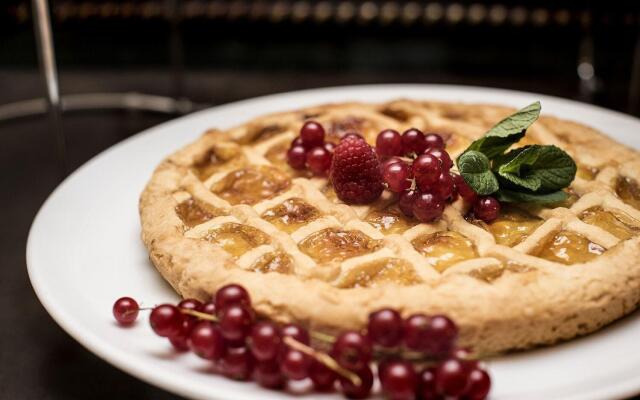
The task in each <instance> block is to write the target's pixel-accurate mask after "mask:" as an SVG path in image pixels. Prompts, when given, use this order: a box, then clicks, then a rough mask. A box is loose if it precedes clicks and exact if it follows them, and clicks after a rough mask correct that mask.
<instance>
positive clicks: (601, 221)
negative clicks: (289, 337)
mask: <svg viewBox="0 0 640 400" xmlns="http://www.w3.org/2000/svg"><path fill="white" fill-rule="evenodd" d="M513 111H514V110H513V109H510V108H505V107H499V106H493V105H482V104H478V105H475V104H473V105H472V104H453V103H441V102H419V101H412V100H397V101H392V102H388V103H384V104H363V103H344V104H329V105H324V106H318V107H312V108H307V109H303V110H298V111H293V112H285V113H279V114H274V115H268V116H265V117H261V118H257V119H254V120H252V121H250V122H248V123H246V124H244V125H241V126H238V127H235V128H232V129H229V130H226V131H218V130H211V131H208V132H206V133H205V134H204V135H203V136H202V137H201V138H200V139H198V140H197V141H196V142H194V143H192V144H190V145H188V146H186V147H185V148H183V149H181V150H180V151H178V152H176V153H174V154H173V155H171V156H169V157H168V158H167V159H166V160H164V161H163V162H162V163H161V164H160V165H159V166H158V167H157V169H156V170H155V172H154V174H153V176H152V178H151V180H150V182H149V183H148V185H147V187H146V188H145V190H144V192H143V193H142V196H141V198H140V216H141V221H142V238H143V241H144V243H145V245H146V247H147V249H148V251H149V255H150V258H151V261H152V262H153V264H154V265H155V266H156V267H157V269H158V270H159V271H160V272H161V274H162V275H163V276H164V278H165V279H166V280H167V281H168V282H169V283H170V284H171V285H172V286H173V287H174V289H175V290H176V291H177V292H178V293H179V294H180V295H182V296H184V297H195V298H198V299H201V300H206V299H208V298H209V297H210V296H211V294H212V293H214V292H215V291H216V289H218V288H219V287H221V286H223V285H225V284H228V283H232V282H233V283H239V284H241V285H243V286H244V287H246V288H247V289H248V290H249V292H250V293H251V297H252V300H253V304H254V307H255V309H256V311H257V312H258V313H259V314H261V315H263V316H265V317H269V318H273V319H275V320H277V321H281V322H290V321H296V322H298V323H301V324H303V325H305V326H307V327H309V328H312V329H318V330H322V331H327V332H333V331H337V330H342V329H347V328H360V327H362V326H363V325H364V324H365V323H366V320H367V316H368V314H369V313H370V312H372V311H374V310H376V309H379V308H382V307H393V308H396V309H398V310H400V311H401V312H402V313H403V315H405V316H406V315H409V314H411V313H417V312H422V313H427V314H436V313H445V314H447V315H449V316H451V317H452V318H453V319H455V321H456V322H457V323H458V325H459V326H460V328H461V339H460V340H461V345H463V346H471V347H473V348H474V350H475V351H476V352H478V353H479V354H490V353H497V352H503V351H506V350H512V349H525V348H529V347H532V346H536V345H544V344H551V343H554V342H557V341H560V340H566V339H571V338H573V337H575V336H578V335H583V334H586V333H589V332H593V331H595V330H597V329H599V328H600V327H602V326H603V325H605V324H608V323H610V322H611V321H613V320H615V319H617V318H620V317H621V316H623V315H625V314H628V313H630V312H631V311H633V310H634V309H635V308H636V306H637V305H638V302H639V300H640V259H639V258H638V255H639V254H640V237H639V234H640V222H639V221H640V211H639V210H638V207H640V189H639V188H638V184H637V182H640V157H639V156H638V152H636V151H634V150H632V149H630V148H627V147H625V146H623V145H621V144H619V143H617V142H615V141H613V140H611V139H610V138H608V137H606V136H604V135H602V134H601V133H599V132H597V131H595V130H594V129H592V128H589V127H587V126H584V125H581V124H578V123H575V122H570V121H566V120H561V119H557V118H554V117H549V116H543V117H541V118H540V119H539V120H538V121H537V122H536V123H535V124H534V125H533V126H532V127H531V128H530V129H529V130H528V132H527V136H526V138H525V139H523V142H526V143H527V144H529V143H543V144H555V145H557V146H559V147H561V148H563V149H564V150H566V151H567V152H569V153H570V154H571V155H572V156H573V157H574V159H575V160H576V162H577V163H578V166H579V172H578V177H577V178H576V180H575V181H574V182H573V184H572V185H571V187H570V188H569V192H570V197H569V199H568V200H567V201H565V202H563V203H562V204H556V205H554V207H548V208H541V207H530V206H529V207H527V206H523V205H515V206H509V207H507V208H506V209H505V210H504V212H503V214H502V216H501V217H500V219H499V220H498V221H496V222H493V223H492V224H490V225H487V224H484V223H483V222H480V221H474V220H472V219H470V218H466V217H467V216H468V213H467V209H466V206H465V204H464V203H463V202H462V201H461V200H457V201H456V202H455V203H453V204H452V205H449V206H447V208H446V210H445V212H444V215H443V218H442V220H440V221H439V222H437V223H431V224H425V223H418V222H417V221H415V220H412V219H408V218H406V217H404V216H403V215H402V213H400V212H399V211H398V209H397V206H396V205H395V202H396V198H395V197H394V195H392V194H391V193H389V192H385V193H383V195H382V197H381V198H380V199H379V200H378V201H376V202H375V203H373V204H370V205H366V206H349V205H346V204H343V203H341V202H340V201H339V200H338V199H337V197H336V195H335V193H334V192H333V189H332V188H331V186H330V185H329V184H328V183H327V180H326V179H324V178H318V177H312V176H310V175H309V174H308V172H305V171H294V170H292V169H290V168H289V167H288V165H287V164H286V150H287V148H288V147H289V143H290V142H291V141H292V140H293V139H294V138H295V137H296V136H297V135H298V132H299V129H300V127H301V126H302V124H303V123H304V121H306V120H309V119H313V120H316V121H319V122H321V123H322V124H323V126H324V127H325V129H326V131H327V140H330V141H335V142H337V141H338V140H339V138H340V137H341V136H343V135H344V134H346V133H348V132H350V131H357V132H359V133H360V134H362V135H363V136H364V137H365V138H366V139H367V140H368V141H369V142H370V143H374V142H375V137H376V135H377V133H378V132H379V131H381V130H383V129H386V128H393V129H396V130H398V131H403V130H405V129H407V128H410V127H416V128H419V129H421V130H423V131H424V132H436V133H439V134H441V135H443V137H445V139H446V141H447V150H448V151H449V152H450V153H451V155H452V157H455V156H456V155H457V154H459V153H460V152H461V151H462V150H464V149H465V148H466V147H467V146H468V144H469V143H470V142H471V141H472V140H474V139H475V138H478V137H479V136H481V135H482V134H484V132H486V131H487V129H488V128H490V127H491V126H492V125H493V124H495V123H496V122H498V121H499V120H500V119H502V118H504V117H505V116H507V115H509V114H510V113H512V112H513ZM523 142H521V143H523Z"/></svg>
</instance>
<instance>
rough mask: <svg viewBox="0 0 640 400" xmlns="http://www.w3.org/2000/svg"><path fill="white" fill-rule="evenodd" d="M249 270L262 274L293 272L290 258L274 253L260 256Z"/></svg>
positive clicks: (277, 252)
mask: <svg viewBox="0 0 640 400" xmlns="http://www.w3.org/2000/svg"><path fill="white" fill-rule="evenodd" d="M249 269H250V270H252V271H256V272H262V273H267V272H277V273H280V274H290V273H291V272H292V271H293V263H292V262H291V257H289V256H288V255H287V254H285V253H283V252H281V251H276V252H273V253H266V254H264V255H262V256H261V257H260V258H258V259H257V260H256V261H255V262H254V263H253V265H251V267H250V268H249Z"/></svg>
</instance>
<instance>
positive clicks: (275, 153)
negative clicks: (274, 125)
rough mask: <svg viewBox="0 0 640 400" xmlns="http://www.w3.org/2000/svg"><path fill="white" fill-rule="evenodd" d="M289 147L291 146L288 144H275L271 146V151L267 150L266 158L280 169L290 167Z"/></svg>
mask: <svg viewBox="0 0 640 400" xmlns="http://www.w3.org/2000/svg"><path fill="white" fill-rule="evenodd" d="M289 145H290V144H289V143H287V142H281V143H278V144H275V145H273V146H271V148H269V150H267V152H266V154H265V155H264V157H265V158H266V159H267V160H269V161H271V162H272V163H273V164H274V165H277V166H279V167H283V166H286V165H288V164H287V150H288V149H289Z"/></svg>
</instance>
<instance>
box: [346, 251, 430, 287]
mask: <svg viewBox="0 0 640 400" xmlns="http://www.w3.org/2000/svg"><path fill="white" fill-rule="evenodd" d="M420 282H421V279H420V278H419V277H418V276H417V275H416V273H415V271H414V270H413V267H412V266H411V264H409V263H408V262H407V261H405V260H402V259H399V258H384V259H382V260H376V261H372V262H369V263H366V264H363V265H358V266H357V267H356V268H354V269H352V270H350V271H349V272H348V273H347V274H346V276H345V277H344V279H343V281H342V282H341V283H340V285H339V287H341V288H354V287H372V286H378V285H380V284H385V283H395V284H398V285H403V286H408V285H415V284H416V283H420Z"/></svg>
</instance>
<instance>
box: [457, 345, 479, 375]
mask: <svg viewBox="0 0 640 400" xmlns="http://www.w3.org/2000/svg"><path fill="white" fill-rule="evenodd" d="M451 354H452V355H453V357H455V358H457V359H458V360H460V361H462V363H463V364H464V365H465V368H467V369H470V370H471V369H475V368H478V365H479V363H478V360H474V359H472V358H471V352H470V351H469V350H468V349H465V348H457V349H455V350H453V351H452V352H451Z"/></svg>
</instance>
